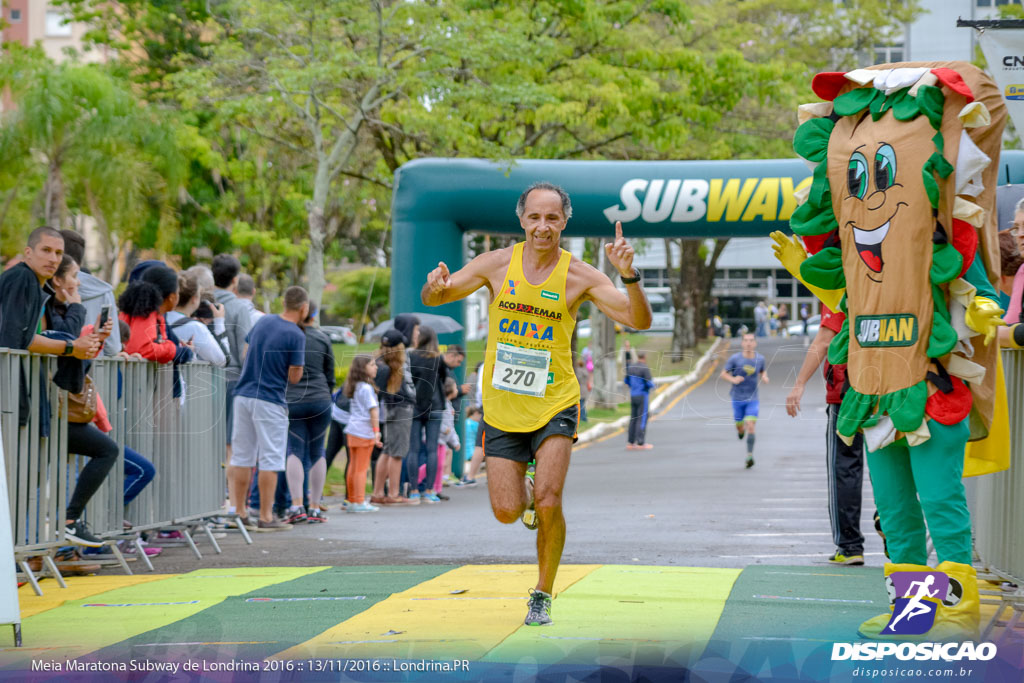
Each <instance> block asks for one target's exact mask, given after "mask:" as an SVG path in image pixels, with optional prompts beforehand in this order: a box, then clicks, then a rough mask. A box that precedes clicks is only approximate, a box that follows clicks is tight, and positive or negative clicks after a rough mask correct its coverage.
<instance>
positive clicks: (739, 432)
mask: <svg viewBox="0 0 1024 683" xmlns="http://www.w3.org/2000/svg"><path fill="white" fill-rule="evenodd" d="M746 435H747V433H746V431H744V430H742V429H741V430H740V431H738V432H736V438H738V439H739V440H740V441H743V437H745V436H746Z"/></svg>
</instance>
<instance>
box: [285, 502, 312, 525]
mask: <svg viewBox="0 0 1024 683" xmlns="http://www.w3.org/2000/svg"><path fill="white" fill-rule="evenodd" d="M285 515H286V516H285V517H284V518H283V519H284V521H285V523H287V524H302V523H303V522H305V521H306V520H308V519H309V515H307V514H306V509H305V508H303V507H302V506H301V505H295V506H293V507H292V509H291V510H289V511H288V512H287V513H285Z"/></svg>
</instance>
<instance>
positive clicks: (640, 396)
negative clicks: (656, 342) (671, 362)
mask: <svg viewBox="0 0 1024 683" xmlns="http://www.w3.org/2000/svg"><path fill="white" fill-rule="evenodd" d="M625 381H626V384H627V385H628V386H629V433H628V436H627V437H626V448H627V449H628V450H631V451H633V450H637V451H644V450H650V449H651V448H654V446H653V445H651V444H649V443H644V438H645V437H646V435H647V408H648V405H649V404H650V398H651V390H652V389H654V380H653V379H651V369H650V368H649V367H647V354H646V353H644V352H643V351H641V352H640V353H638V354H637V361H636V362H635V363H629V364H627V365H626V380H625Z"/></svg>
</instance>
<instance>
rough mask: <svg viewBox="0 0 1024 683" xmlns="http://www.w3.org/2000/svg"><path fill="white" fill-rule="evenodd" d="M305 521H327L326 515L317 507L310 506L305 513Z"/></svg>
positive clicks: (313, 522)
mask: <svg viewBox="0 0 1024 683" xmlns="http://www.w3.org/2000/svg"><path fill="white" fill-rule="evenodd" d="M306 521H307V522H308V523H310V524H322V523H324V522H326V521H327V515H326V514H325V513H324V511H323V510H321V509H320V508H319V507H315V508H310V509H309V512H307V513H306Z"/></svg>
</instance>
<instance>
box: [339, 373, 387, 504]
mask: <svg viewBox="0 0 1024 683" xmlns="http://www.w3.org/2000/svg"><path fill="white" fill-rule="evenodd" d="M376 376H377V364H376V363H375V362H374V361H373V359H372V358H371V357H370V356H364V355H359V356H356V357H355V358H353V359H352V366H351V367H350V368H349V370H348V377H347V378H346V379H345V395H346V396H347V397H348V398H350V399H352V407H351V411H350V414H349V421H348V425H347V426H346V428H345V432H346V437H347V440H348V453H349V458H350V460H351V463H350V464H349V467H348V475H347V476H346V477H345V483H346V487H347V489H348V501H349V505H348V511H349V512H377V511H378V510H380V508H379V507H377V506H376V505H372V504H370V503H368V502H366V470H367V469H368V468H369V466H370V455H371V454H372V453H373V447H374V446H383V445H384V444H383V442H382V441H381V440H380V408H379V406H378V403H377V390H376V389H375V388H374V385H373V380H374V378H375V377H376Z"/></svg>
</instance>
